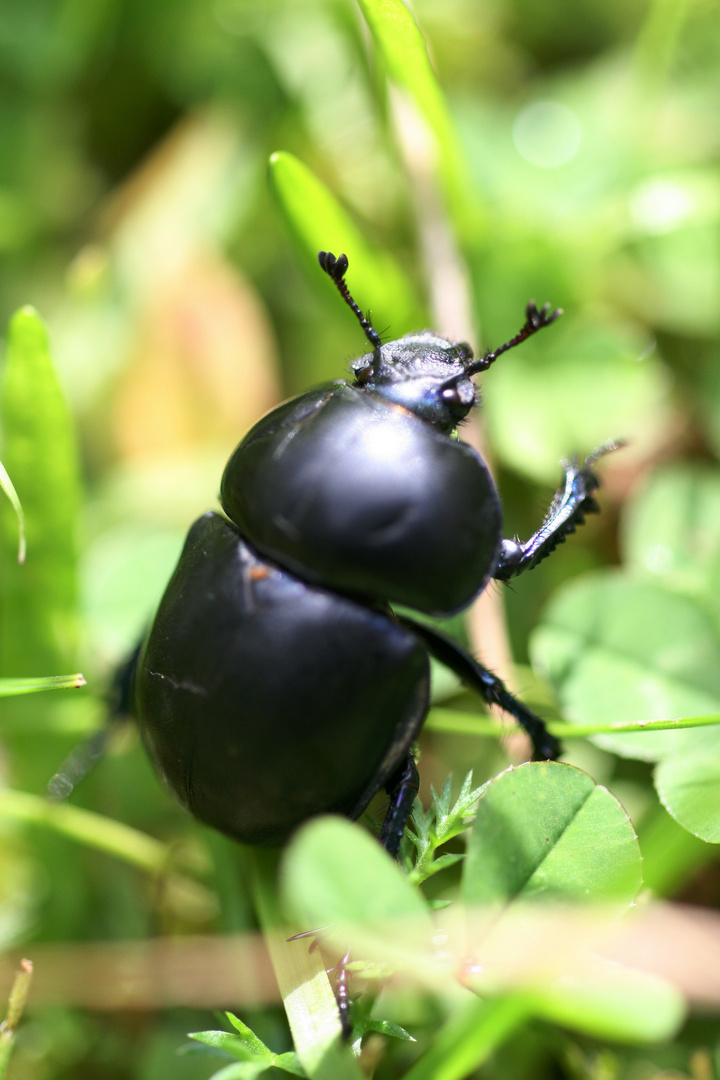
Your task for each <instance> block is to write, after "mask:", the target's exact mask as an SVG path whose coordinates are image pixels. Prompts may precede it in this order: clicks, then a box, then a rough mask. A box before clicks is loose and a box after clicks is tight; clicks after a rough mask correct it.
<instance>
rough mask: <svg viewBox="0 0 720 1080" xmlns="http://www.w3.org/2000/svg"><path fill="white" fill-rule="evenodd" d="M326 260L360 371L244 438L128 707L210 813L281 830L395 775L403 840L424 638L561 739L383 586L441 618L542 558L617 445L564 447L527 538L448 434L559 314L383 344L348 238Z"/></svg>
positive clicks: (267, 836) (226, 828)
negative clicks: (353, 325)
mask: <svg viewBox="0 0 720 1080" xmlns="http://www.w3.org/2000/svg"><path fill="white" fill-rule="evenodd" d="M319 260H320V265H321V267H322V268H323V270H325V271H326V273H328V274H329V275H330V277H331V278H332V279H333V281H334V282H335V284H336V285H337V287H338V289H339V290H340V292H341V294H342V295H343V297H344V298H345V300H346V302H347V303H348V304H349V305H350V307H351V308H352V310H353V311H354V312H355V314H356V316H357V317H358V319H359V321H360V324H361V326H362V328H363V330H364V331H365V334H366V336H367V338H368V339H369V341H370V344H371V346H372V351H371V352H369V353H367V355H365V356H363V357H361V358H360V359H359V360H356V361H355V362H354V364H353V366H352V369H353V374H354V381H353V382H352V383H348V382H345V381H343V380H338V381H336V382H332V383H329V384H327V385H324V386H321V387H319V388H318V389H315V390H311V391H309V392H308V393H306V394H302V395H301V396H300V397H297V398H294V399H293V400H291V401H289V402H286V403H285V404H283V405H280V406H278V407H277V408H276V409H274V410H273V411H272V412H270V413H269V414H268V415H266V416H265V417H264V418H263V419H262V420H260V421H259V422H258V423H257V424H256V425H255V426H254V427H253V428H252V429H251V431H250V432H249V433H248V434H247V435H246V437H245V438H244V439H243V440H242V442H241V443H240V445H239V446H238V447H237V448H236V450H235V451H234V453H233V454H232V456H231V458H230V460H229V462H228V464H227V467H226V469H225V473H224V475H223V478H222V487H221V501H222V507H223V510H224V511H225V514H226V515H227V517H223V516H221V515H220V514H217V513H214V512H209V513H207V514H205V515H204V516H203V517H201V518H200V519H199V520H198V521H196V522H195V524H194V525H193V526H192V528H191V530H190V533H189V535H188V538H187V541H186V543H185V547H184V549H183V552H182V554H181V556H180V560H179V563H178V565H177V568H176V570H175V572H174V574H173V576H172V578H171V580H170V583H169V585H168V587H167V590H166V592H165V595H164V598H163V600H162V602H161V604H160V608H159V611H158V613H157V615H156V617H155V621H154V624H153V626H152V629H151V630H150V633H149V636H148V638H147V641H146V643H145V645H144V647H143V649H142V651H141V653H140V654H139V659H138V661H137V665H136V669H135V678H134V684H135V686H134V704H133V711H134V712H135V713H136V715H137V718H138V721H139V725H140V729H141V731H142V735H143V739H144V741H145V743H146V745H147V747H148V750H149V751H150V754H151V756H152V758H153V759H154V761H155V763H156V765H157V768H158V770H159V771H160V773H161V774H162V775H163V776H164V778H165V779H166V781H167V783H168V784H169V786H170V787H171V788H172V790H173V791H174V792H175V794H176V795H177V796H178V797H179V799H180V801H181V802H182V803H183V804H184V805H185V806H186V807H187V808H188V810H190V811H191V813H193V814H194V815H195V817H197V818H199V819H200V820H201V821H204V822H206V823H207V824H208V825H211V826H213V827H214V828H216V829H219V830H220V832H223V833H226V834H227V835H229V836H232V837H235V838H236V839H238V840H240V841H243V842H245V843H249V844H271V845H273V844H280V843H282V842H283V841H284V840H285V839H286V838H287V836H288V835H289V833H290V832H291V831H292V830H293V829H294V828H295V827H296V826H297V825H299V824H300V823H301V822H303V821H305V820H306V819H307V818H309V817H311V816H313V815H314V814H320V813H326V812H334V813H339V814H345V815H347V816H348V817H350V818H356V817H358V816H359V815H360V814H361V813H362V812H363V810H364V809H365V807H366V806H367V805H368V803H369V802H370V800H371V798H372V797H373V795H375V793H376V792H377V791H379V790H380V789H381V788H385V789H386V790H387V792H388V793H389V795H390V806H389V809H388V811H387V816H386V818H385V822H384V825H383V827H382V831H381V834H380V840H381V843H382V844H383V845H384V847H385V848H386V849H387V850H388V852H390V853H391V854H393V855H394V854H396V853H397V850H398V846H399V843H400V838H401V836H402V831H403V827H404V824H405V821H406V818H407V816H408V813H409V811H410V808H411V806H412V801H413V798H414V796H415V794H416V792H417V788H418V775H417V770H416V768H415V764H414V761H413V755H412V749H411V747H412V743H413V740H414V739H415V738H416V736H417V734H418V731H419V729H420V727H421V726H422V723H423V721H424V719H425V716H426V714H427V711H428V688H429V655H430V654H432V655H433V656H435V657H436V658H437V659H439V660H440V661H441V662H442V663H443V664H446V665H447V666H448V667H449V668H451V669H452V670H453V671H454V672H456V674H457V675H458V676H459V677H460V678H461V680H462V681H463V682H464V683H466V684H467V685H468V686H470V687H471V688H473V689H474V690H476V691H477V692H478V693H479V694H480V695H481V697H482V698H483V700H484V701H486V702H487V703H489V704H495V705H499V706H501V707H502V708H503V709H505V710H506V711H507V712H509V713H510V714H512V716H514V717H515V718H516V720H518V721H519V723H520V724H521V725H522V726H523V727H524V728H525V729H526V731H527V732H528V733H529V735H530V737H531V739H532V744H533V748H534V756H535V757H536V758H538V759H543V758H554V757H556V756H557V755H558V754H559V752H560V746H559V744H558V742H557V740H556V739H554V738H553V737H552V736H551V735H550V734H549V733H548V732H547V731H546V728H545V725H544V723H543V721H542V720H541V719H540V718H539V717H537V716H535V715H534V714H533V713H532V712H531V711H530V710H529V709H527V708H526V707H525V706H524V705H523V704H522V703H521V702H519V701H517V700H516V699H515V698H514V697H513V696H512V694H510V693H509V692H508V690H507V689H506V688H505V686H504V685H503V683H502V682H501V681H500V679H498V678H496V676H494V675H493V674H492V673H491V672H489V671H488V670H487V669H486V668H484V667H482V665H481V664H479V663H478V662H477V661H476V660H474V659H473V658H472V656H470V655H469V654H468V652H467V651H466V650H465V649H463V648H462V647H461V646H460V645H459V644H458V643H457V642H455V641H453V640H452V639H451V638H449V637H447V636H446V635H445V634H444V633H442V632H441V631H439V630H437V629H433V628H431V627H429V626H427V625H425V624H424V623H420V622H416V621H415V620H413V619H412V618H410V617H408V616H406V615H402V616H400V615H397V614H396V613H395V612H394V611H393V609H392V607H391V604H399V605H403V606H406V607H410V608H412V609H415V610H417V611H420V612H424V613H427V614H430V615H436V616H444V615H448V614H450V613H453V612H456V611H459V610H462V609H463V608H465V607H466V606H467V605H468V604H470V602H471V601H472V600H473V599H474V598H475V597H476V596H477V595H478V593H480V592H481V591H482V590H483V589H484V588H485V586H486V585H487V583H488V582H489V580H490V579H491V578H494V579H496V580H499V581H507V580H508V579H509V578H511V577H513V576H515V575H517V574H520V573H522V572H523V571H525V570H528V569H530V568H532V567H534V566H536V565H537V563H538V562H540V560H541V559H543V558H544V557H545V556H546V555H548V554H549V553H550V552H551V551H553V549H554V548H555V547H556V546H557V545H558V544H559V543H560V542H561V541H563V540H564V539H565V537H566V536H567V534H568V533H571V532H574V530H575V527H576V526H577V525H578V524H579V523H581V522H582V521H583V520H584V516H585V514H586V513H588V512H591V511H597V510H598V509H599V508H598V505H597V503H596V501H595V499H594V495H593V493H594V491H595V489H596V488H597V486H598V481H597V478H596V477H595V475H594V474H593V472H592V465H593V464H594V462H595V461H596V459H597V457H598V456H599V455H600V454H601V453H604V452H606V451H607V450H609V449H612V448H614V445H615V444H612V443H608V444H607V445H606V446H604V447H602V448H601V449H600V450H599V451H597V452H596V453H595V454H593V455H592V456H591V457H589V458H588V459H587V460H586V461H585V462H584V463H583V464H582V465H578V464H577V463H571V464H568V465H566V467H565V482H564V485H563V486H562V487H561V489H560V490H559V491H558V493H557V494H556V496H555V499H554V501H553V503H552V505H551V507H550V510H549V512H548V514H547V517H546V519H545V521H544V523H543V524H542V526H541V528H540V529H539V530H538V531H537V533H535V534H534V535H533V536H532V537H531V538H530V539H529V540H528V541H527V542H526V543H519V542H518V541H516V540H504V539H503V538H502V514H501V507H500V501H499V498H498V494H497V491H496V489H495V485H494V483H493V480H492V478H491V476H490V473H489V471H488V468H487V466H486V465H485V462H484V461H483V460H482V458H481V457H480V455H479V454H478V453H477V452H476V451H475V450H473V449H472V448H471V447H469V446H468V445H466V444H465V443H463V442H460V441H458V440H457V439H456V438H455V437H454V435H453V433H454V431H455V428H456V427H457V425H458V423H460V421H462V420H463V419H464V418H465V417H466V416H467V415H468V413H469V412H470V410H471V409H472V408H473V406H474V404H475V402H476V390H475V387H474V385H473V382H472V376H474V375H475V374H477V373H478V372H480V371H484V370H486V369H487V368H488V367H489V366H490V365H491V364H492V363H493V361H494V360H495V359H497V357H498V356H500V355H501V353H503V352H506V351H507V350H508V349H510V348H512V347H513V346H515V345H518V344H520V342H522V341H524V340H525V339H526V338H527V337H529V336H530V335H531V334H534V333H535V332H536V331H538V330H540V329H542V328H543V327H545V326H548V325H549V324H550V323H552V322H553V321H554V319H556V318H557V316H558V315H559V314H560V312H559V311H553V312H550V311H549V306H548V305H545V307H544V308H542V310H541V311H538V309H537V308H536V307H535V305H534V303H531V304H529V305H528V307H527V321H526V322H525V325H524V326H523V327H522V329H521V330H520V332H519V333H518V334H517V335H516V336H515V337H514V338H513V339H512V340H511V341H509V342H507V343H506V344H505V345H503V346H502V347H501V348H499V349H496V350H495V351H494V352H490V353H487V354H486V355H485V356H483V357H481V358H480V359H477V360H474V359H473V354H472V351H471V350H470V348H469V346H467V345H465V344H462V343H460V344H455V343H453V342H451V341H448V340H446V339H444V338H441V337H438V336H437V335H435V334H433V333H432V332H430V331H427V330H426V331H422V332H420V333H416V334H409V335H407V336H406V337H403V338H400V339H399V340H397V341H391V342H388V343H387V344H384V345H383V344H382V343H381V341H380V337H379V335H378V334H377V333H376V331H375V330H374V329H373V328H372V326H371V325H370V324H369V322H368V321H367V320H366V319H365V317H364V316H363V314H362V312H361V311H360V309H359V308H358V307H357V305H356V304H355V302H354V300H353V299H352V297H351V296H350V294H349V292H348V290H347V286H346V285H345V281H344V275H345V272H346V270H347V267H348V260H347V258H346V256H344V255H341V256H340V257H339V258H338V259H336V258H335V257H334V256H333V255H332V254H330V253H329V252H320V254H319Z"/></svg>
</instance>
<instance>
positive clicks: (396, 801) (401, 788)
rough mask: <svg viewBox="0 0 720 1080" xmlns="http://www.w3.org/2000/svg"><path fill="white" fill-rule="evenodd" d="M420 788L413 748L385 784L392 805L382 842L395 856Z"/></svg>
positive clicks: (386, 816)
mask: <svg viewBox="0 0 720 1080" xmlns="http://www.w3.org/2000/svg"><path fill="white" fill-rule="evenodd" d="M419 788H420V777H419V776H418V771H417V766H416V764H415V758H414V757H413V755H412V750H411V751H410V752H409V753H408V755H407V757H406V758H405V760H404V761H403V762H402V763H401V764H400V765H399V766H398V768H397V769H396V770H395V772H394V773H393V774H392V776H391V777H390V779H389V780H388V781H387V783H386V784H385V790H386V791H387V792H388V794H389V795H390V805H389V806H388V809H387V813H386V815H385V821H384V822H383V827H382V829H381V830H380V843H381V844H382V846H383V847H384V848H385V850H386V851H387V853H388V855H391V856H392V857H393V858H395V856H396V855H397V853H398V850H399V848H400V840H401V839H402V834H403V831H404V829H405V822H406V821H407V819H408V817H409V816H410V811H411V810H412V805H413V802H414V801H415V796H416V795H417V793H418V790H419Z"/></svg>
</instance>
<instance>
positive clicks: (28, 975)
mask: <svg viewBox="0 0 720 1080" xmlns="http://www.w3.org/2000/svg"><path fill="white" fill-rule="evenodd" d="M32 974H33V966H32V964H31V962H30V961H29V960H21V961H20V967H19V968H18V971H17V974H16V976H15V981H14V982H13V985H12V990H11V991H10V997H9V999H8V1008H7V1015H6V1016H5V1019H4V1021H3V1022H2V1024H0V1080H4V1078H5V1073H6V1071H7V1066H8V1062H9V1060H10V1054H11V1053H12V1048H13V1043H14V1042H15V1035H16V1034H17V1029H18V1025H19V1024H20V1020H21V1019H22V1014H23V1012H24V1011H25V1002H26V1001H27V997H28V994H29V993H30V983H31V981H32Z"/></svg>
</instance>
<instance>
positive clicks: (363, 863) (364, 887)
mask: <svg viewBox="0 0 720 1080" xmlns="http://www.w3.org/2000/svg"><path fill="white" fill-rule="evenodd" d="M281 882H282V892H283V896H284V901H285V906H286V908H287V910H288V911H290V912H292V914H293V916H294V917H295V919H296V920H297V921H298V922H299V924H301V925H304V926H305V927H307V928H308V929H312V927H314V926H324V925H326V924H329V923H366V924H372V925H376V926H377V925H380V926H382V925H383V924H392V923H394V922H396V921H399V920H402V919H408V920H411V921H415V923H416V924H417V925H418V926H420V925H423V924H427V925H428V926H429V925H430V923H429V917H428V910H427V907H426V905H425V902H424V900H423V898H422V896H421V895H420V893H419V892H418V890H417V889H414V888H412V886H411V885H409V884H408V881H407V879H406V877H405V875H404V874H403V872H402V871H401V870H400V867H399V866H397V865H396V864H395V863H394V862H393V861H392V859H390V858H389V857H388V856H387V854H386V853H385V852H384V851H383V850H382V848H381V847H380V845H379V844H378V842H377V840H374V839H373V838H372V837H371V836H369V835H368V833H367V832H366V831H365V830H364V829H363V828H362V827H361V826H360V825H355V824H353V823H351V822H349V821H346V820H345V819H344V818H339V817H323V818H317V819H315V820H314V821H312V822H310V823H309V824H308V825H306V826H304V827H303V828H302V829H301V830H300V831H299V832H298V834H297V836H296V837H295V839H294V841H293V842H292V844H291V845H290V847H289V848H288V850H287V852H286V853H285V856H284V859H283V862H282V877H281Z"/></svg>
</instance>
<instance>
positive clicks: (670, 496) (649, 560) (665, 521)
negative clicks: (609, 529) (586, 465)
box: [623, 465, 720, 594]
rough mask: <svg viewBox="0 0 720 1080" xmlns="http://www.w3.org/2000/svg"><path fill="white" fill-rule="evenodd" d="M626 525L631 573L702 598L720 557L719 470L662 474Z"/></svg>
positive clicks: (632, 504) (629, 509)
mask: <svg viewBox="0 0 720 1080" xmlns="http://www.w3.org/2000/svg"><path fill="white" fill-rule="evenodd" d="M623 525H624V528H623V552H624V555H625V559H626V561H627V563H628V564H629V566H630V567H631V568H632V569H634V570H636V571H637V572H639V573H640V574H643V575H644V576H645V577H647V578H649V579H651V580H654V581H659V582H660V583H663V582H668V583H669V584H671V585H672V586H673V587H674V588H676V589H679V590H682V591H683V592H687V593H690V594H700V593H701V592H702V591H703V590H704V589H706V588H707V583H708V574H709V572H711V571H712V570H713V569H714V565H715V564H716V563H717V560H718V558H719V557H720V470H718V469H716V468H711V467H709V466H706V465H672V466H669V467H666V468H661V469H658V470H657V471H656V472H654V473H653V474H652V476H651V477H650V479H649V481H648V482H647V484H646V485H645V487H644V488H643V489H642V490H641V491H640V492H639V493H637V494H636V495H635V496H634V498H632V499H631V500H629V502H628V503H627V505H626V507H625V511H624V515H623Z"/></svg>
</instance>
